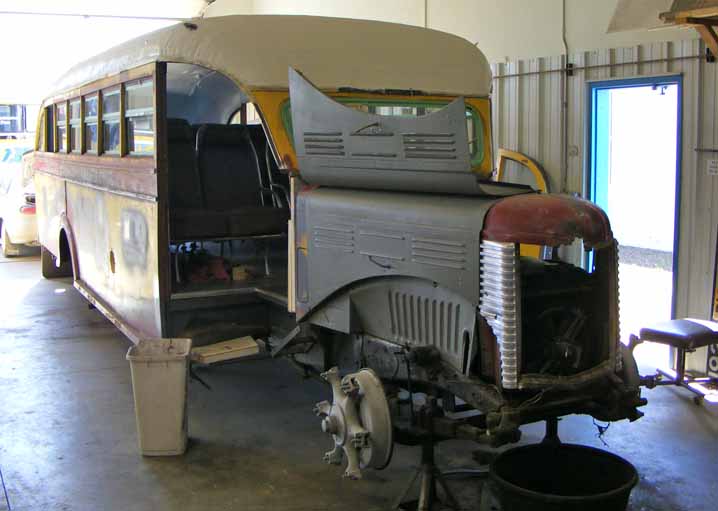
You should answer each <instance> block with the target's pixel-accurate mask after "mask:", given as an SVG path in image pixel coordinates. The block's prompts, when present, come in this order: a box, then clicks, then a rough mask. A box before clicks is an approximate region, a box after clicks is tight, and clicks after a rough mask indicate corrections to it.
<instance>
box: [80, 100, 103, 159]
mask: <svg viewBox="0 0 718 511" xmlns="http://www.w3.org/2000/svg"><path fill="white" fill-rule="evenodd" d="M93 99H94V100H95V101H96V102H97V106H96V107H95V108H96V112H95V115H92V116H89V117H88V115H87V102H88V100H89V101H92V100H93ZM81 116H82V130H81V131H82V153H83V154H91V155H94V156H99V155H100V119H101V118H102V105H101V102H100V91H99V90H97V91H94V92H89V93H87V94H85V95H83V96H82V108H81ZM88 126H95V134H96V137H97V138H96V140H95V145H96V146H97V148H96V149H95V150H94V151H92V150H90V149H89V148H88V147H87V145H88V144H87V134H88V131H89V130H88V129H87V127H88Z"/></svg>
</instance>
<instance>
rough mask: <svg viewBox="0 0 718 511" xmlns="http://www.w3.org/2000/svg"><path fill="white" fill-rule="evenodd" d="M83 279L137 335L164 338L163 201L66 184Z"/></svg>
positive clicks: (71, 221)
mask: <svg viewBox="0 0 718 511" xmlns="http://www.w3.org/2000/svg"><path fill="white" fill-rule="evenodd" d="M67 203H68V212H67V215H68V218H69V221H70V223H71V225H72V229H73V232H74V235H75V245H76V250H77V259H78V261H77V265H78V268H79V275H80V281H81V284H82V285H83V286H85V287H86V288H89V290H91V291H92V293H93V294H94V295H96V297H97V298H99V299H101V300H102V301H103V302H104V303H105V306H106V308H107V309H108V310H109V313H110V314H112V316H113V319H114V320H116V321H119V322H121V323H122V324H123V326H126V327H129V330H131V331H133V332H136V333H137V334H138V337H161V332H162V319H161V314H160V290H159V276H158V275H159V273H158V272H159V261H158V253H159V250H158V232H157V225H158V205H157V202H155V201H153V200H148V199H141V198H134V197H130V196H127V195H122V194H116V193H111V192H108V191H103V190H98V189H96V188H90V187H86V186H82V185H79V184H75V183H71V182H68V183H67Z"/></svg>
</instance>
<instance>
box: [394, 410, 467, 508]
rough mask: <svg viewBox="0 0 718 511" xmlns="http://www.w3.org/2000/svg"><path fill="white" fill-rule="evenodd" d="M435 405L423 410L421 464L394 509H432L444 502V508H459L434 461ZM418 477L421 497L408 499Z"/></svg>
mask: <svg viewBox="0 0 718 511" xmlns="http://www.w3.org/2000/svg"><path fill="white" fill-rule="evenodd" d="M433 408H434V407H433V406H432V405H431V404H429V405H428V406H426V407H425V408H424V409H423V410H422V419H423V420H422V422H423V423H424V425H425V431H424V432H423V434H422V435H421V466H420V467H419V468H418V469H417V470H416V472H415V473H414V476H413V477H412V478H411V480H410V481H409V485H408V486H407V488H406V490H405V491H404V493H403V494H402V495H401V496H400V497H399V499H398V500H397V502H396V504H395V505H394V509H396V510H401V511H432V509H434V505H435V504H438V503H440V504H442V506H443V508H450V509H455V510H458V509H459V504H458V503H457V501H456V498H455V497H454V495H453V494H452V493H451V490H449V486H448V485H447V484H446V479H444V476H443V475H442V473H441V471H440V470H439V469H438V468H437V466H436V464H435V463H434V446H435V445H436V442H437V440H436V439H435V438H434V432H433V426H432V418H433V413H432V412H433ZM417 479H418V480H419V498H418V499H415V500H408V499H407V496H408V495H409V494H410V493H411V490H412V488H413V487H414V484H415V483H416V481H417ZM437 483H438V485H439V486H441V489H442V493H443V494H444V495H443V499H440V498H439V495H438V492H437Z"/></svg>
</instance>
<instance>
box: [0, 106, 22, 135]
mask: <svg viewBox="0 0 718 511" xmlns="http://www.w3.org/2000/svg"><path fill="white" fill-rule="evenodd" d="M21 131H23V129H22V108H21V105H0V134H3V133H18V132H21Z"/></svg>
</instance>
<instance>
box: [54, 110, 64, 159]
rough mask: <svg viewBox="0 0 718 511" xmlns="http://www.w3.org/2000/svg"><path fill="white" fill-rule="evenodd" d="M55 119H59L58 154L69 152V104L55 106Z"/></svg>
mask: <svg viewBox="0 0 718 511" xmlns="http://www.w3.org/2000/svg"><path fill="white" fill-rule="evenodd" d="M55 118H56V119H57V152H59V153H65V152H67V103H65V102H63V103H58V104H57V105H55Z"/></svg>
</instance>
